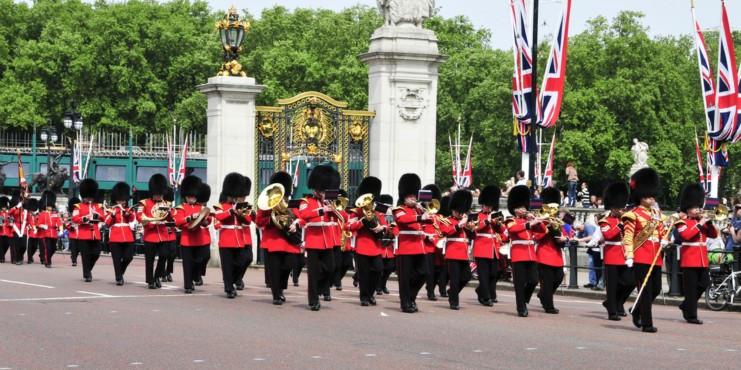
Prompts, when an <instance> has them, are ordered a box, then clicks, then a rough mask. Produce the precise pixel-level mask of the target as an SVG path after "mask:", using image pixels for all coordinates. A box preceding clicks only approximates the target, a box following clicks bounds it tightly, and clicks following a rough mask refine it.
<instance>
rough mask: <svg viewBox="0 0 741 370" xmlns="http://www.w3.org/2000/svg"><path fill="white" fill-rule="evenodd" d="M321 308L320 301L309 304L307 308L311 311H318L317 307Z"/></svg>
mask: <svg viewBox="0 0 741 370" xmlns="http://www.w3.org/2000/svg"><path fill="white" fill-rule="evenodd" d="M320 308H322V305H321V304H320V303H315V304H310V305H309V309H310V310H312V311H319V309H320Z"/></svg>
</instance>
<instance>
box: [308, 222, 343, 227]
mask: <svg viewBox="0 0 741 370" xmlns="http://www.w3.org/2000/svg"><path fill="white" fill-rule="evenodd" d="M305 226H306V227H322V226H337V222H334V221H321V222H307V223H306V225H305Z"/></svg>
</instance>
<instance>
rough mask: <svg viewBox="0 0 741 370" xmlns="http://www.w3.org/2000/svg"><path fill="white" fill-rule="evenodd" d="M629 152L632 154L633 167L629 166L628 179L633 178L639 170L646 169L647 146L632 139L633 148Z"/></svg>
mask: <svg viewBox="0 0 741 370" xmlns="http://www.w3.org/2000/svg"><path fill="white" fill-rule="evenodd" d="M630 151H631V152H632V153H633V165H632V166H630V173H629V174H628V177H630V176H633V174H634V173H636V171H638V170H640V169H641V168H646V167H648V144H646V143H645V142H643V141H638V139H636V138H633V146H632V147H631V148H630Z"/></svg>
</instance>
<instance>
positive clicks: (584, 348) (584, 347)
mask: <svg viewBox="0 0 741 370" xmlns="http://www.w3.org/2000/svg"><path fill="white" fill-rule="evenodd" d="M585 348H587V347H576V349H585Z"/></svg>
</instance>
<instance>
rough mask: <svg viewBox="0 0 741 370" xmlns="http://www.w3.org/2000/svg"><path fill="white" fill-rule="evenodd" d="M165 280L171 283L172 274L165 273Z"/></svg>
mask: <svg viewBox="0 0 741 370" xmlns="http://www.w3.org/2000/svg"><path fill="white" fill-rule="evenodd" d="M166 278H167V281H168V282H171V283H172V274H167V276H166Z"/></svg>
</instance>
